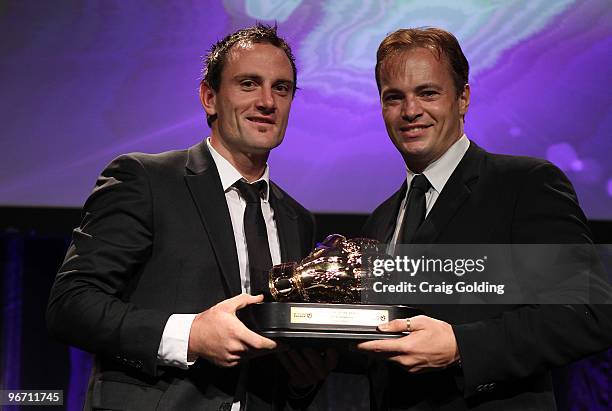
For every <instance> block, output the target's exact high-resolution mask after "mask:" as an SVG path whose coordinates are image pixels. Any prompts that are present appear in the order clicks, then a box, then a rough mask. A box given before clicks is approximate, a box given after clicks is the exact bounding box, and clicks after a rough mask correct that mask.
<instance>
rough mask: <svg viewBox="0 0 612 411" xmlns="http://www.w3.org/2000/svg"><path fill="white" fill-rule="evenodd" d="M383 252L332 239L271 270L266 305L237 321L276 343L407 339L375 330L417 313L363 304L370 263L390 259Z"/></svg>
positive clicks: (374, 244)
mask: <svg viewBox="0 0 612 411" xmlns="http://www.w3.org/2000/svg"><path fill="white" fill-rule="evenodd" d="M381 249H382V244H380V243H379V242H378V241H376V240H372V239H367V238H354V239H346V238H345V237H344V236H342V235H340V234H332V235H330V236H328V237H327V238H326V239H325V240H323V242H321V243H320V244H318V245H317V247H316V248H315V249H314V250H313V251H312V252H311V253H310V254H309V255H308V256H307V257H306V258H304V259H303V260H302V261H300V262H299V263H297V262H291V263H283V264H279V265H275V266H274V267H272V269H271V270H270V271H269V281H268V286H269V293H267V295H266V300H267V301H266V302H264V303H260V304H254V305H249V306H247V307H246V308H245V309H243V310H240V312H239V315H240V318H241V319H242V321H243V322H244V323H245V324H246V325H247V327H249V328H250V329H251V330H253V331H255V332H257V333H259V334H261V335H263V336H265V337H268V338H276V339H279V338H280V339H289V338H302V339H304V338H305V339H309V340H310V341H312V340H317V341H321V340H323V341H325V342H327V343H329V342H330V340H334V339H341V340H371V339H383V338H396V337H401V336H403V335H405V334H404V333H381V332H378V331H377V328H376V327H377V325H379V324H381V323H384V322H387V321H390V320H393V319H395V318H407V317H411V316H413V315H417V314H419V313H420V311H419V310H417V309H415V308H412V307H407V306H401V305H373V304H367V301H363V299H364V297H365V296H366V293H364V290H365V289H366V287H368V286H369V284H371V283H372V281H373V280H374V277H373V275H372V269H371V267H372V266H373V262H374V260H375V259H377V258H385V257H388V256H387V255H386V254H385V253H384V252H382V251H381Z"/></svg>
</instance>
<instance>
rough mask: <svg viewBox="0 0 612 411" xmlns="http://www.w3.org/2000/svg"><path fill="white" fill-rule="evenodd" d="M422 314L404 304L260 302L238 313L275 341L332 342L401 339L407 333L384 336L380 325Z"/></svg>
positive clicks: (255, 330) (250, 326) (258, 330)
mask: <svg viewBox="0 0 612 411" xmlns="http://www.w3.org/2000/svg"><path fill="white" fill-rule="evenodd" d="M418 314H422V312H421V311H420V310H418V309H416V308H413V307H407V306H403V305H366V304H323V303H279V302H271V303H260V304H253V305H249V306H247V307H245V308H243V309H242V310H240V311H239V312H238V316H239V318H240V319H241V321H242V322H243V323H244V324H245V325H246V326H247V327H248V328H249V329H251V330H253V331H254V332H256V333H258V334H260V335H263V336H264V337H268V338H271V339H275V340H279V339H280V340H285V339H291V340H297V339H300V340H308V341H310V342H317V341H319V342H326V343H332V342H333V341H334V340H338V342H340V341H342V340H344V341H346V340H348V341H366V340H380V339H386V338H398V337H402V336H404V335H406V333H382V332H379V331H377V329H376V326H377V325H378V324H381V323H384V322H387V321H391V320H394V319H396V318H408V317H412V316H415V315H418Z"/></svg>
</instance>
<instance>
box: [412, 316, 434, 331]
mask: <svg viewBox="0 0 612 411" xmlns="http://www.w3.org/2000/svg"><path fill="white" fill-rule="evenodd" d="M432 321H435V320H434V319H433V318H431V317H428V316H426V315H417V316H415V317H410V331H418V330H423V329H425V328H427V327H428V326H429V325H430V324H431V323H432Z"/></svg>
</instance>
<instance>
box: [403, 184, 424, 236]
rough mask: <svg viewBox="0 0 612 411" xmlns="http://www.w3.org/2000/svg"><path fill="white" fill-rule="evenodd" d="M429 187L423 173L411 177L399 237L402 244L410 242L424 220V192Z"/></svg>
mask: <svg viewBox="0 0 612 411" xmlns="http://www.w3.org/2000/svg"><path fill="white" fill-rule="evenodd" d="M429 187H430V184H429V180H427V177H425V175H424V174H417V175H415V176H414V178H413V179H412V183H411V184H410V192H409V193H408V200H407V201H406V208H405V210H404V221H403V222H402V231H401V233H402V234H401V237H400V240H401V243H402V244H410V243H411V242H412V240H414V236H415V234H416V232H417V230H418V229H419V227H420V226H421V224H422V223H423V220H425V209H426V204H425V193H426V192H427V190H429Z"/></svg>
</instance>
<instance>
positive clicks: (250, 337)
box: [236, 323, 278, 351]
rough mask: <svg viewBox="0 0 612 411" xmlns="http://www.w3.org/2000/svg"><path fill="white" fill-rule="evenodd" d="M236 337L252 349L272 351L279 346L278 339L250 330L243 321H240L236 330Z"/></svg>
mask: <svg viewBox="0 0 612 411" xmlns="http://www.w3.org/2000/svg"><path fill="white" fill-rule="evenodd" d="M236 338H238V339H239V340H240V341H241V342H242V343H243V344H245V345H246V346H247V347H248V348H249V349H251V350H261V351H271V350H275V349H276V348H278V344H277V343H276V341H274V340H271V339H269V338H266V337H262V336H261V335H259V334H257V333H255V332H253V331H251V330H249V329H248V328H247V327H246V326H245V325H244V324H242V323H240V326H239V327H238V328H237V330H236Z"/></svg>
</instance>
